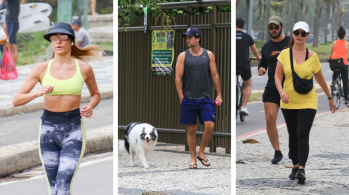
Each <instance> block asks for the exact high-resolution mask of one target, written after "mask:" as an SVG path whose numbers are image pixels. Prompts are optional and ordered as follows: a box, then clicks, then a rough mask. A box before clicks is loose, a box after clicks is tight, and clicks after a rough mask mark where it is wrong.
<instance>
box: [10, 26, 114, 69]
mask: <svg viewBox="0 0 349 195" xmlns="http://www.w3.org/2000/svg"><path fill="white" fill-rule="evenodd" d="M44 34H45V31H42V32H35V33H26V34H17V48H18V57H17V64H16V65H17V66H21V65H24V64H33V63H36V62H37V60H38V58H39V57H40V56H46V49H47V47H48V46H49V45H50V43H49V42H48V41H46V40H45V39H43V35H44ZM97 44H98V45H100V46H101V48H102V49H104V50H109V51H113V42H98V43H97ZM45 58H46V57H45ZM45 58H44V60H46V59H45Z"/></svg>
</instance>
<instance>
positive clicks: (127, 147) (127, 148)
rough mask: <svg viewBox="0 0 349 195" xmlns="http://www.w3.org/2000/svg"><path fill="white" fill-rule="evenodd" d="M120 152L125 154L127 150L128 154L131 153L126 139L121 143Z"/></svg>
mask: <svg viewBox="0 0 349 195" xmlns="http://www.w3.org/2000/svg"><path fill="white" fill-rule="evenodd" d="M119 150H120V151H122V152H124V151H125V150H127V153H130V145H129V143H128V141H127V140H126V139H125V140H123V141H120V143H119Z"/></svg>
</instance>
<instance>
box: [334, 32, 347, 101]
mask: <svg viewBox="0 0 349 195" xmlns="http://www.w3.org/2000/svg"><path fill="white" fill-rule="evenodd" d="M337 34H338V37H339V39H338V40H336V41H334V42H333V43H332V52H331V56H330V59H334V60H330V68H331V70H332V71H334V70H335V69H341V72H340V73H338V72H333V75H332V84H331V88H334V85H333V81H335V80H336V79H337V78H338V76H339V74H341V75H342V79H343V89H344V99H345V106H348V59H347V55H348V49H349V43H348V42H347V41H345V39H344V38H345V36H346V33H345V30H344V29H343V27H342V26H341V27H340V28H339V30H338V32H337Z"/></svg>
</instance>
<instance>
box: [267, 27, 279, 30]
mask: <svg viewBox="0 0 349 195" xmlns="http://www.w3.org/2000/svg"><path fill="white" fill-rule="evenodd" d="M274 28H275V30H279V29H280V26H269V30H273V29H274Z"/></svg>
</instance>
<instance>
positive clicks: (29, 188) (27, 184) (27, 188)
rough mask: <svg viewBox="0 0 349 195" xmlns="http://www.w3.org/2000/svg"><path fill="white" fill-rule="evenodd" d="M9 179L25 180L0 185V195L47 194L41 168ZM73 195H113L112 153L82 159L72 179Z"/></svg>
mask: <svg viewBox="0 0 349 195" xmlns="http://www.w3.org/2000/svg"><path fill="white" fill-rule="evenodd" d="M11 177H12V178H13V177H16V178H20V177H24V178H26V179H24V180H18V179H17V180H16V181H11V182H2V183H0V192H1V194H4V195H18V194H35V195H47V194H48V188H47V183H46V177H45V175H44V170H43V167H42V166H39V167H37V168H35V169H33V170H29V171H28V172H25V173H21V174H15V175H13V176H11ZM2 180H5V179H2ZM0 182H1V181H0ZM73 194H84V195H96V194H103V195H112V194H113V152H108V153H103V154H97V155H93V156H87V157H84V158H83V160H82V163H81V164H80V167H79V169H78V172H77V173H76V176H75V177H74V181H73Z"/></svg>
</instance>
